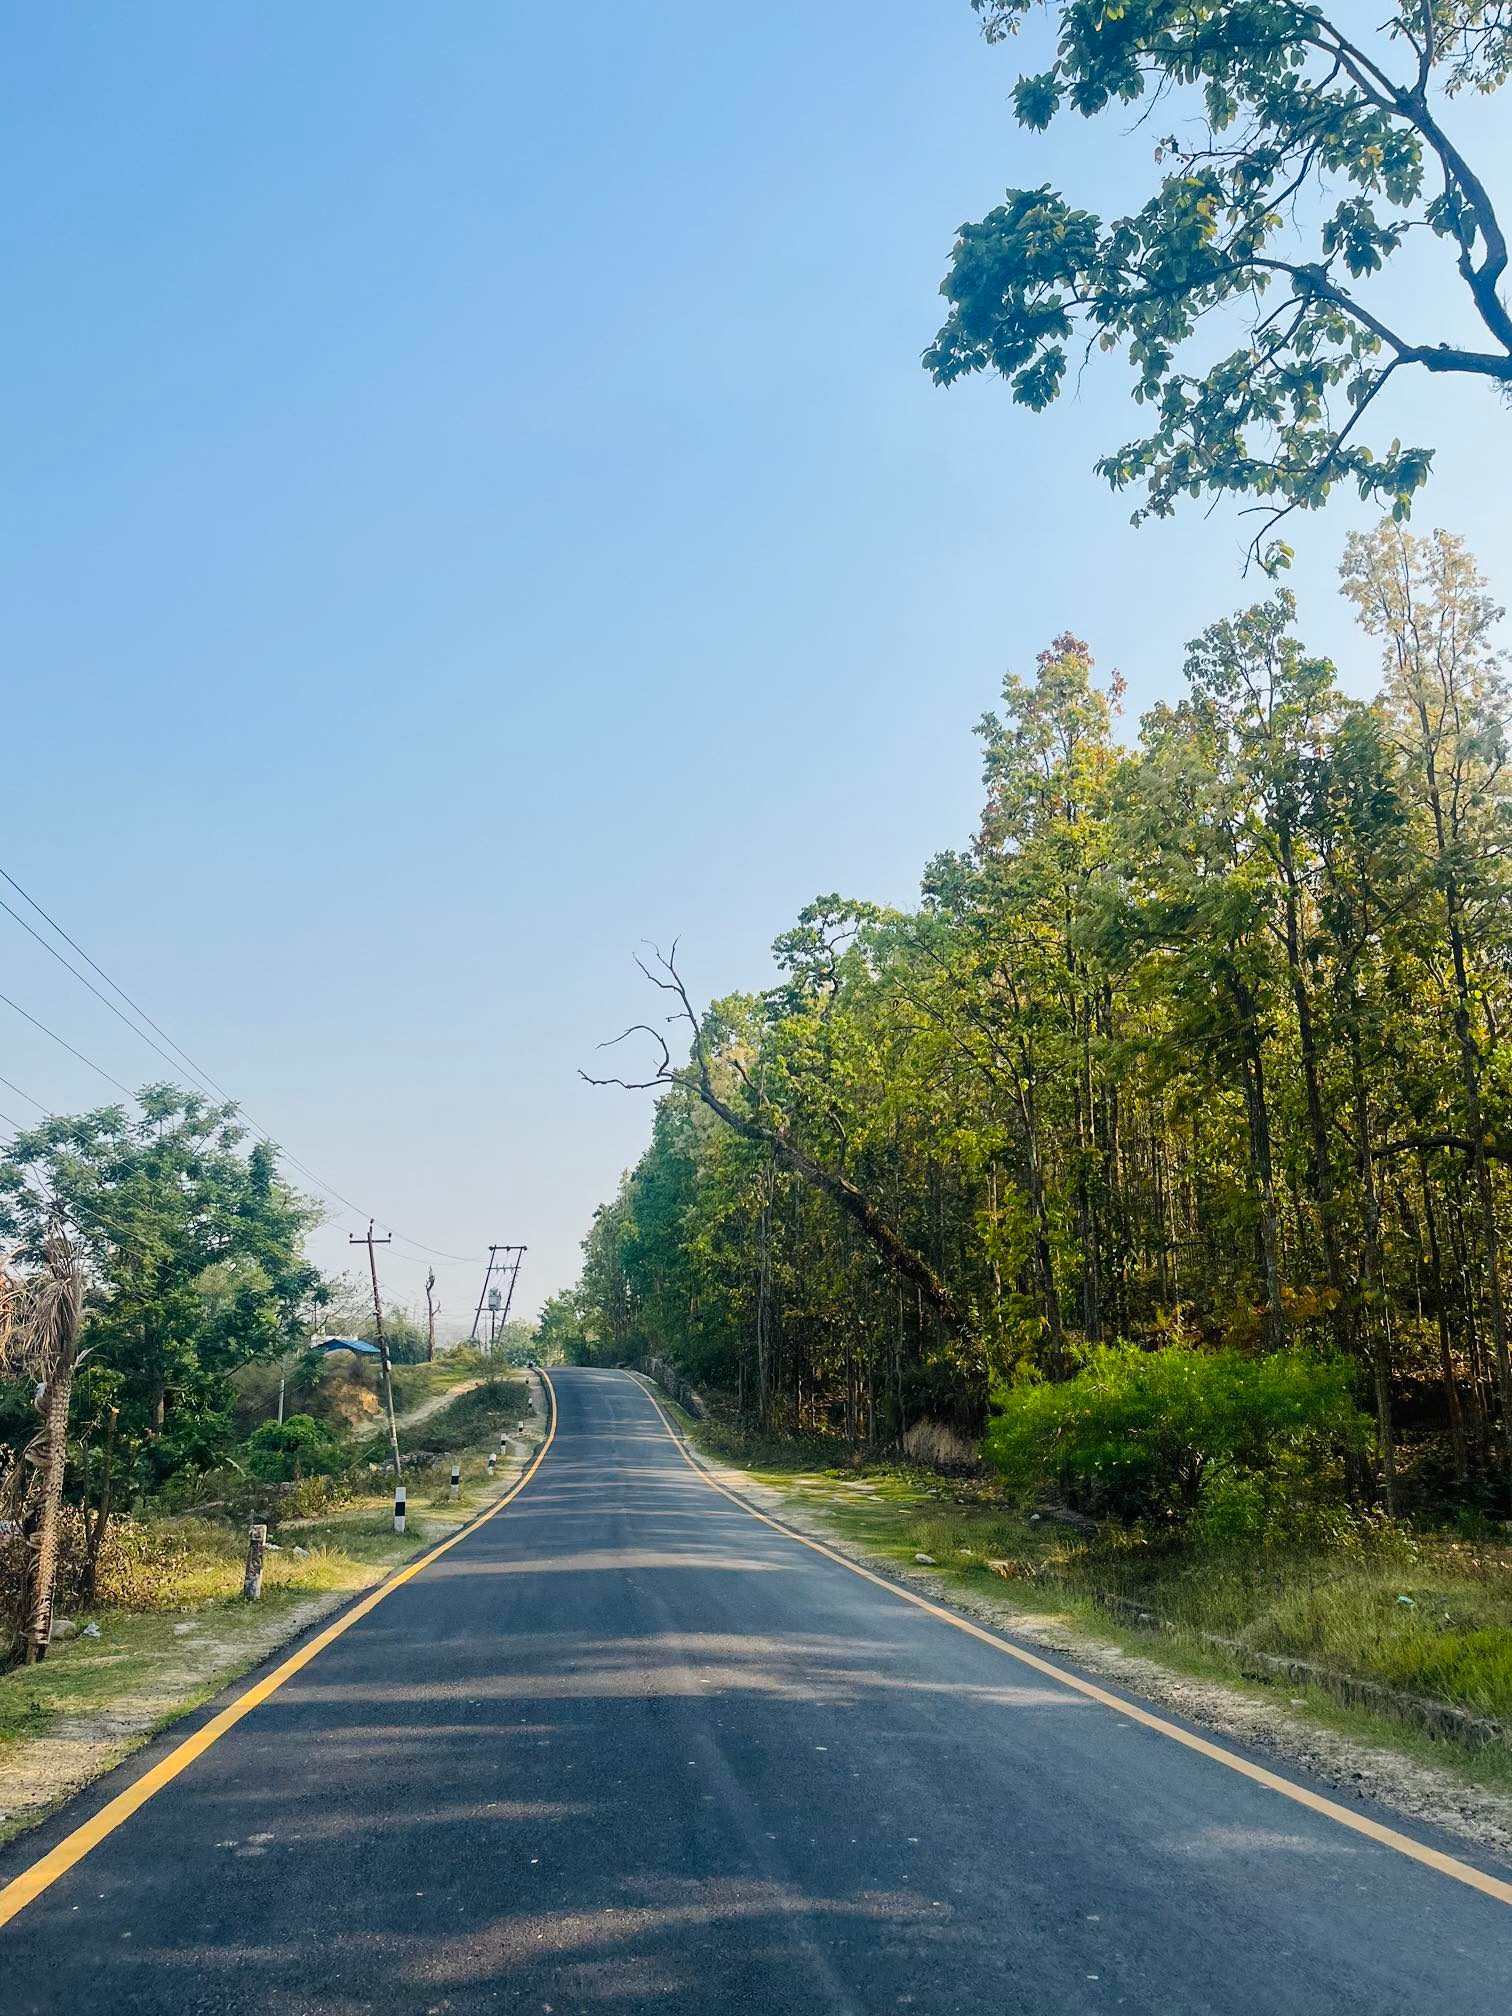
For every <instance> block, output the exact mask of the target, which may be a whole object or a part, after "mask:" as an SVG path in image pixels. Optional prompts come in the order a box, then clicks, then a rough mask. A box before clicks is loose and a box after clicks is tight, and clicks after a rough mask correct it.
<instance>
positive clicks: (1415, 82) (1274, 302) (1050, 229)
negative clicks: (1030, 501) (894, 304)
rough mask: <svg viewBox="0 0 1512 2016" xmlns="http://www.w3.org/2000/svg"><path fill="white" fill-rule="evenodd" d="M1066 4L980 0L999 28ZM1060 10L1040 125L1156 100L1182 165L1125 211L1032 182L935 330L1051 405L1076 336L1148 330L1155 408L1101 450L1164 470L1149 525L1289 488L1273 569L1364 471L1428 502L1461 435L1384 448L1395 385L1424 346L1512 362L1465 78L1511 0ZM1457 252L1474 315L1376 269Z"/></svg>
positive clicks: (955, 373)
mask: <svg viewBox="0 0 1512 2016" xmlns="http://www.w3.org/2000/svg"><path fill="white" fill-rule="evenodd" d="M1042 4H1043V0H972V5H973V7H974V8H975V10H976V12H977V13H978V14H980V15H981V16H982V19H983V24H984V30H985V33H986V35H987V38H988V40H989V41H993V42H1000V41H1003V40H1005V39H1007V38H1009V37H1011V36H1012V35H1013V34H1014V33H1015V32H1016V31H1017V30H1018V29H1019V28H1020V26H1021V25H1023V23H1024V22H1025V21H1026V19H1027V18H1028V17H1029V16H1030V15H1032V14H1034V13H1036V12H1037V11H1038V10H1039V8H1040V6H1041V5H1042ZM1047 11H1048V12H1050V13H1051V14H1053V15H1054V16H1055V19H1056V27H1057V41H1056V49H1055V56H1054V60H1053V62H1052V63H1051V64H1050V67H1049V68H1048V69H1046V70H1044V71H1042V72H1040V73H1039V74H1037V75H1032V76H1024V77H1021V78H1020V79H1019V81H1018V83H1017V85H1016V86H1015V89H1014V94H1013V102H1014V111H1015V115H1016V117H1017V119H1018V122H1019V124H1020V125H1021V126H1022V127H1024V128H1026V129H1028V130H1029V131H1031V132H1039V131H1043V130H1044V128H1046V127H1047V126H1048V125H1049V124H1050V122H1051V120H1053V119H1055V118H1057V117H1059V116H1061V115H1063V114H1065V113H1068V112H1074V113H1077V114H1079V115H1080V116H1081V117H1083V118H1089V119H1090V118H1095V117H1097V116H1099V115H1102V114H1106V113H1109V112H1110V111H1112V110H1114V109H1137V117H1138V121H1139V124H1140V125H1141V126H1143V127H1147V128H1148V130H1149V132H1150V134H1151V139H1152V146H1153V151H1154V158H1155V162H1156V164H1157V166H1158V171H1159V172H1158V174H1157V176H1156V179H1155V187H1154V189H1153V191H1152V193H1151V194H1150V195H1149V196H1148V197H1147V198H1146V200H1145V201H1144V202H1143V203H1142V204H1140V205H1139V207H1138V208H1137V209H1132V210H1130V211H1129V212H1128V213H1127V214H1125V215H1123V216H1119V217H1114V218H1111V219H1104V218H1101V217H1098V216H1096V215H1094V214H1093V213H1092V212H1090V211H1088V210H1085V209H1080V208H1078V207H1076V205H1075V204H1074V202H1072V201H1070V200H1068V199H1067V198H1066V197H1065V196H1063V195H1061V194H1060V193H1059V192H1058V191H1057V190H1055V189H1053V188H1051V187H1050V186H1049V185H1048V184H1045V185H1041V186H1039V187H1034V188H1017V189H1010V190H1009V191H1008V193H1007V195H1006V197H1005V199H1004V201H1003V202H1002V203H1001V204H999V205H998V206H997V207H996V208H995V209H993V210H992V211H990V212H989V213H988V215H987V216H986V217H984V218H982V219H980V220H979V221H978V222H976V223H968V224H964V225H962V226H961V229H960V231H959V234H958V236H957V239H956V244H955V249H954V251H953V253H952V255H951V262H950V269H949V272H948V273H947V275H946V278H945V281H944V283H943V285H942V288H941V292H942V293H943V294H944V295H945V297H946V299H947V301H948V302H949V313H948V315H947V317H946V321H945V324H944V326H943V328H942V329H941V330H940V333H939V335H938V336H937V337H936V339H935V341H934V343H933V344H932V345H931V346H930V347H929V349H928V350H927V351H926V352H925V363H926V365H927V367H928V369H929V370H930V371H931V372H932V374H933V376H934V377H935V379H936V381H937V382H938V383H940V384H944V385H948V384H951V383H953V382H954V381H955V380H956V379H959V378H961V377H964V376H966V375H968V374H970V373H972V372H976V371H984V370H990V371H995V372H997V373H999V374H1000V375H1001V376H1002V377H1003V378H1005V379H1006V380H1007V381H1008V384H1009V386H1010V389H1011V391H1012V394H1013V397H1014V398H1015V400H1017V401H1018V402H1019V403H1020V404H1021V405H1024V406H1027V407H1030V408H1032V409H1034V410H1035V411H1039V410H1041V409H1042V408H1044V407H1046V406H1048V405H1049V404H1050V403H1051V401H1052V400H1054V399H1055V398H1056V397H1057V396H1058V395H1059V393H1060V391H1061V389H1062V387H1063V384H1064V381H1065V377H1066V371H1067V365H1068V361H1069V359H1070V358H1071V356H1072V355H1073V354H1074V353H1075V352H1076V351H1078V350H1080V349H1082V348H1085V349H1086V350H1087V351H1090V350H1091V349H1093V348H1098V349H1102V350H1117V351H1122V352H1123V353H1124V354H1125V356H1126V357H1127V359H1128V361H1129V363H1130V365H1131V366H1132V367H1133V370H1134V373H1135V381H1134V398H1135V400H1136V402H1137V403H1138V404H1139V405H1140V406H1141V407H1142V408H1143V409H1145V410H1146V412H1147V413H1148V415H1149V421H1148V426H1147V428H1146V431H1145V432H1143V433H1142V434H1141V435H1139V436H1137V437H1136V438H1134V439H1133V440H1130V441H1128V442H1126V443H1124V444H1123V445H1121V446H1119V447H1117V448H1114V449H1111V450H1110V451H1109V452H1108V453H1107V454H1105V455H1104V456H1102V457H1101V459H1100V460H1099V462H1098V464H1097V468H1098V471H1099V473H1100V474H1101V475H1103V476H1105V477H1106V478H1107V480H1108V481H1109V482H1110V483H1111V484H1112V486H1113V487H1114V488H1115V489H1124V488H1127V487H1130V486H1134V485H1143V487H1144V492H1145V501H1144V502H1143V503H1142V504H1141V505H1140V507H1139V508H1138V510H1137V511H1136V512H1135V521H1136V523H1137V522H1138V521H1139V520H1140V519H1141V518H1143V517H1144V516H1146V515H1147V514H1151V513H1153V514H1155V515H1157V516H1162V517H1163V516H1166V515H1168V514H1169V513H1170V512H1171V511H1172V510H1173V509H1174V508H1175V506H1176V505H1177V503H1178V502H1179V501H1180V500H1181V499H1183V498H1200V497H1202V496H1203V495H1204V494H1211V495H1218V494H1223V493H1241V494H1248V495H1250V496H1252V497H1254V498H1256V499H1259V500H1261V501H1260V503H1259V504H1258V505H1257V507H1256V508H1257V509H1260V510H1261V511H1263V512H1264V514H1265V517H1264V527H1263V529H1262V531H1261V532H1260V533H1259V534H1257V536H1256V540H1255V545H1254V550H1255V552H1256V553H1257V554H1258V555H1259V556H1260V557H1261V558H1262V560H1264V561H1265V562H1266V563H1267V564H1268V565H1270V566H1274V565H1276V564H1279V563H1284V561H1285V560H1286V558H1287V557H1288V552H1289V549H1287V548H1286V546H1285V545H1284V543H1283V542H1281V541H1280V540H1279V539H1277V540H1274V541H1272V540H1271V536H1270V535H1271V533H1272V531H1273V528H1274V527H1275V526H1276V525H1277V524H1278V523H1279V521H1280V520H1281V519H1282V518H1284V517H1285V516H1286V514H1287V513H1288V512H1289V511H1291V510H1296V509H1305V510H1311V509H1315V508H1316V507H1318V506H1319V505H1321V504H1322V503H1323V502H1324V501H1325V500H1326V499H1327V497H1328V495H1329V492H1330V490H1331V489H1332V488H1333V486H1334V485H1335V484H1337V483H1341V482H1347V483H1350V484H1352V485H1353V486H1354V487H1355V488H1356V489H1357V490H1358V492H1359V494H1360V496H1361V497H1363V498H1365V499H1367V500H1371V501H1373V502H1375V503H1377V504H1379V505H1382V506H1385V507H1387V508H1389V509H1390V510H1391V511H1392V513H1393V514H1394V515H1395V516H1396V517H1398V518H1401V517H1403V516H1405V515H1406V513H1407V512H1408V510H1409V508H1410V505H1411V500H1412V497H1413V495H1414V493H1415V492H1416V491H1417V490H1418V489H1419V487H1420V486H1421V485H1422V483H1423V482H1424V481H1425V479H1426V478H1427V476H1428V473H1429V469H1430V466H1431V463H1432V459H1433V455H1432V450H1431V449H1430V448H1426V447H1422V446H1416V445H1408V446H1404V445H1403V444H1402V443H1401V442H1400V441H1399V440H1390V441H1388V442H1385V443H1383V442H1382V441H1381V440H1379V439H1377V441H1376V444H1375V445H1374V446H1373V447H1372V446H1371V445H1369V444H1368V442H1367V439H1366V435H1367V433H1368V432H1369V428H1368V426H1367V425H1366V424H1364V423H1366V421H1367V416H1369V415H1370V414H1371V409H1372V408H1373V407H1374V406H1375V404H1376V402H1377V400H1378V399H1380V397H1381V395H1382V394H1383V393H1384V392H1385V390H1386V388H1387V386H1388V384H1389V383H1390V381H1391V380H1392V379H1393V378H1394V377H1395V376H1396V375H1397V374H1398V373H1400V372H1403V371H1408V370H1417V371H1422V372H1427V373H1432V374H1435V375H1442V374H1450V375H1456V376H1460V377H1470V378H1475V379H1479V380H1483V381H1487V382H1488V383H1489V384H1490V385H1492V386H1493V387H1496V388H1499V389H1500V390H1502V391H1503V392H1505V390H1506V388H1507V387H1509V386H1512V312H1509V310H1508V308H1507V306H1506V304H1505V302H1504V301H1503V298H1502V291H1501V290H1502V283H1503V280H1504V278H1505V274H1506V268H1507V242H1506V237H1505V234H1504V231H1503V228H1502V225H1501V222H1500V220H1499V218H1498V216H1497V211H1496V207H1495V203H1494V201H1493V197H1492V193H1491V191H1490V190H1489V189H1488V188H1487V186H1486V183H1485V181H1484V180H1483V179H1482V176H1481V174H1479V173H1478V172H1477V170H1476V167H1475V166H1474V164H1473V163H1472V162H1471V161H1470V160H1469V159H1467V158H1466V156H1465V154H1464V153H1462V152H1461V150H1460V148H1459V147H1458V146H1457V145H1456V144H1455V141H1454V139H1453V138H1452V137H1451V128H1452V126H1453V107H1452V101H1453V99H1454V98H1455V97H1456V96H1457V95H1458V94H1460V93H1462V92H1466V91H1469V92H1480V93H1486V92H1492V91H1495V90H1497V89H1498V88H1499V87H1500V86H1501V85H1502V84H1504V83H1505V82H1506V80H1507V77H1508V75H1509V73H1512V17H1509V15H1508V10H1507V9H1506V7H1505V6H1503V5H1501V4H1500V0H1395V4H1388V5H1387V6H1386V7H1385V9H1384V14H1383V16H1382V17H1371V18H1372V20H1377V19H1379V25H1375V26H1372V25H1369V24H1368V23H1358V24H1356V23H1351V22H1350V21H1349V20H1348V18H1347V15H1346V14H1345V12H1344V11H1343V10H1342V9H1340V8H1339V7H1338V6H1319V5H1312V4H1306V0H1119V4H1117V5H1111V4H1109V0H1056V4H1054V5H1053V6H1050V7H1049V8H1048V10H1047ZM1354 11H1355V12H1356V13H1358V10H1354ZM1161 122H1168V123H1161ZM1425 239H1426V240H1432V241H1436V244H1437V250H1436V252H1435V253H1433V254H1431V255H1430V254H1429V253H1428V252H1427V250H1426V248H1425V247H1424V241H1425ZM1418 248H1424V249H1422V250H1421V251H1420V250H1419V249H1418ZM1404 255H1405V259H1404ZM1430 258H1431V259H1432V260H1433V262H1434V263H1435V264H1436V265H1437V267H1438V269H1439V270H1440V271H1441V272H1442V273H1444V274H1445V275H1447V276H1449V278H1450V281H1451V289H1452V292H1453V294H1454V295H1455V296H1456V297H1457V303H1458V307H1459V309H1460V311H1461V312H1460V313H1458V314H1457V315H1456V314H1455V313H1454V312H1453V304H1452V303H1451V304H1447V305H1446V306H1445V307H1443V308H1440V307H1439V306H1438V303H1439V301H1440V300H1441V298H1442V297H1441V294H1440V292H1439V290H1437V289H1433V290H1432V291H1431V292H1430V293H1428V294H1427V297H1426V299H1425V293H1424V291H1423V290H1418V291H1415V292H1411V293H1408V294H1406V295H1405V297H1404V295H1403V292H1402V290H1401V289H1400V288H1396V289H1392V290H1389V293H1388V294H1387V295H1385V296H1383V295H1382V293H1381V290H1379V289H1375V288H1373V287H1372V285H1371V282H1372V281H1373V280H1375V279H1376V278H1377V276H1379V275H1380V274H1382V272H1383V271H1384V270H1385V269H1386V268H1387V267H1388V266H1390V265H1391V264H1392V262H1393V261H1402V262H1403V263H1408V264H1410V265H1411V266H1412V269H1413V271H1414V272H1427V271H1428V270H1429V269H1428V264H1427V262H1428V261H1429V260H1430ZM1429 301H1431V302H1432V303H1433V304H1434V305H1433V306H1431V307H1430V306H1429V305H1428V302H1429Z"/></svg>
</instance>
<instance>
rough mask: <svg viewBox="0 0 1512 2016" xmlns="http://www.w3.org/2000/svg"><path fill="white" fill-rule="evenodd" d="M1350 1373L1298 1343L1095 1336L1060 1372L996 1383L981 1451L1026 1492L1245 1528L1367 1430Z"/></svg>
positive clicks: (1312, 1488) (1330, 1479)
mask: <svg viewBox="0 0 1512 2016" xmlns="http://www.w3.org/2000/svg"><path fill="white" fill-rule="evenodd" d="M1352 1384H1353V1375H1352V1372H1351V1369H1350V1367H1349V1366H1348V1365H1346V1364H1344V1363H1342V1362H1341V1361H1339V1360H1336V1359H1329V1358H1319V1357H1315V1356H1313V1355H1311V1354H1309V1353H1305V1352H1300V1351H1281V1352H1273V1353H1270V1354H1267V1355H1263V1356H1252V1355H1250V1354H1249V1353H1246V1352H1241V1351H1235V1350H1220V1351H1203V1350H1194V1349H1189V1348H1185V1347H1182V1346H1176V1345H1168V1346H1166V1347H1165V1348H1164V1349H1162V1350H1158V1351H1144V1350H1141V1349H1140V1348H1139V1347H1138V1346H1137V1345H1132V1344H1108V1345H1102V1346H1099V1347H1098V1348H1097V1349H1095V1350H1093V1351H1090V1352H1089V1353H1088V1354H1087V1357H1086V1361H1085V1363H1084V1365H1083V1367H1082V1370H1081V1371H1080V1372H1078V1373H1077V1374H1076V1375H1075V1376H1074V1377H1073V1378H1070V1379H1067V1380H1063V1381H1061V1382H1060V1383H1058V1384H1055V1385H1050V1384H1043V1383H1039V1384H1034V1385H1025V1386H1016V1387H1012V1388H1009V1389H1008V1390H1006V1391H1005V1392H1001V1393H999V1394H998V1395H997V1396H996V1399H995V1402H994V1407H995V1419H994V1420H993V1421H992V1423H991V1425H990V1427H989V1428H988V1431H987V1437H986V1442H985V1444H984V1451H985V1454H986V1456H987V1457H988V1459H989V1461H991V1462H992V1463H994V1464H995V1465H996V1466H997V1468H998V1469H999V1470H1000V1471H1001V1472H1002V1474H1003V1476H1004V1478H1005V1479H1006V1480H1007V1482H1008V1484H1009V1486H1010V1488H1012V1489H1013V1490H1015V1491H1017V1492H1018V1493H1020V1494H1021V1495H1022V1496H1023V1497H1026V1498H1028V1497H1032V1496H1033V1495H1034V1494H1035V1493H1038V1492H1045V1491H1056V1492H1060V1493H1063V1494H1064V1495H1065V1496H1066V1497H1067V1498H1068V1499H1069V1500H1070V1501H1071V1502H1073V1503H1074V1504H1076V1505H1078V1506H1080V1507H1081V1508H1082V1509H1084V1510H1086V1511H1089V1512H1094V1513H1099V1514H1107V1515H1108V1516H1110V1517H1112V1518H1116V1519H1121V1520H1124V1521H1133V1520H1136V1519H1164V1520H1167V1521H1176V1522H1182V1523H1186V1522H1191V1521H1198V1520H1201V1521H1204V1522H1205V1524H1206V1526H1207V1528H1208V1529H1209V1537H1211V1538H1214V1539H1227V1540H1231V1541H1235V1542H1240V1541H1246V1540H1253V1539H1255V1538H1257V1537H1260V1535H1261V1533H1262V1532H1263V1530H1264V1528H1265V1526H1266V1524H1267V1523H1268V1519H1269V1517H1270V1516H1271V1510H1272V1508H1273V1506H1274V1504H1275V1501H1276V1499H1277V1496H1278V1494H1279V1495H1280V1496H1282V1497H1284V1498H1291V1497H1294V1496H1296V1495H1297V1494H1306V1495H1309V1496H1312V1497H1314V1498H1316V1497H1318V1496H1319V1495H1322V1496H1328V1495H1332V1493H1333V1490H1334V1486H1335V1480H1336V1478H1337V1475H1338V1467H1339V1466H1338V1459H1339V1457H1340V1456H1341V1454H1342V1452H1343V1451H1344V1450H1345V1449H1346V1448H1349V1447H1359V1446H1360V1445H1361V1444H1362V1443H1363V1442H1364V1440H1365V1439H1366V1437H1367V1435H1368V1433H1369V1424H1368V1423H1367V1422H1366V1420H1365V1417H1364V1416H1363V1415H1362V1414H1361V1413H1360V1412H1359V1410H1358V1408H1357V1407H1356V1406H1355V1404H1354V1401H1353V1399H1352V1398H1351V1387H1352Z"/></svg>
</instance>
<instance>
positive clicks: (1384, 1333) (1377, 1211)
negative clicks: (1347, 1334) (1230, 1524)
mask: <svg viewBox="0 0 1512 2016" xmlns="http://www.w3.org/2000/svg"><path fill="white" fill-rule="evenodd" d="M1351 1006H1353V1004H1351ZM1349 1065H1350V1077H1351V1079H1352V1081H1353V1089H1354V1119H1355V1133H1356V1135H1357V1136H1358V1139H1359V1153H1360V1188H1361V1191H1362V1192H1363V1195H1364V1207H1365V1208H1364V1213H1363V1216H1364V1221H1365V1222H1364V1228H1363V1229H1364V1241H1363V1254H1362V1258H1363V1263H1364V1274H1365V1298H1364V1299H1365V1311H1364V1314H1365V1321H1364V1326H1363V1327H1364V1334H1365V1337H1366V1339H1367V1340H1368V1345H1367V1348H1368V1349H1369V1352H1370V1361H1371V1366H1372V1369H1373V1372H1374V1385H1375V1406H1376V1440H1377V1441H1378V1443H1379V1444H1380V1451H1381V1497H1382V1501H1383V1503H1384V1504H1385V1507H1386V1510H1387V1511H1388V1512H1389V1513H1390V1514H1391V1515H1392V1516H1393V1517H1395V1515H1396V1509H1397V1507H1396V1431H1395V1427H1394V1425H1393V1422H1392V1418H1391V1323H1390V1316H1389V1313H1388V1311H1387V1308H1386V1297H1385V1294H1384V1293H1383V1290H1382V1266H1381V1199H1380V1194H1379V1192H1378V1191H1377V1189H1376V1174H1375V1147H1374V1141H1373V1138H1372V1135H1371V1128H1370V1098H1369V1095H1368V1093H1367V1092H1366V1089H1365V1062H1364V1057H1363V1055H1362V1053H1361V1049H1360V1028H1359V1021H1358V1018H1357V1017H1356V1016H1355V1015H1353V1014H1351V1016H1350V1022H1349Z"/></svg>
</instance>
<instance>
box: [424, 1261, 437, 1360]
mask: <svg viewBox="0 0 1512 2016" xmlns="http://www.w3.org/2000/svg"><path fill="white" fill-rule="evenodd" d="M435 1285H436V1270H435V1268H434V1267H427V1268H426V1270H425V1362H426V1364H427V1365H429V1364H430V1363H431V1362H432V1361H433V1360H434V1358H435V1355H436V1304H435V1301H434V1299H433V1297H432V1295H431V1290H432V1289H433V1288H434V1287H435Z"/></svg>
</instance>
